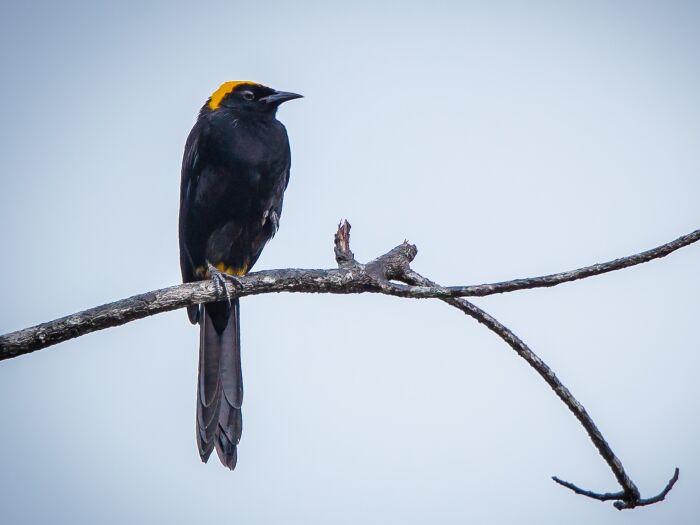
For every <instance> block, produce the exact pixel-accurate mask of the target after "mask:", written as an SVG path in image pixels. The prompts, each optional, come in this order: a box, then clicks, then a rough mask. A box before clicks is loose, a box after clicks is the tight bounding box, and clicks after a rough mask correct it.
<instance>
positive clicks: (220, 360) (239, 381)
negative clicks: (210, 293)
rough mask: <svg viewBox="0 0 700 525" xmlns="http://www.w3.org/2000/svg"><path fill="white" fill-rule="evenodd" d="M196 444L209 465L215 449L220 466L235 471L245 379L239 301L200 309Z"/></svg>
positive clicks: (235, 300) (203, 459) (210, 305)
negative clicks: (208, 461) (210, 456)
mask: <svg viewBox="0 0 700 525" xmlns="http://www.w3.org/2000/svg"><path fill="white" fill-rule="evenodd" d="M201 309H202V311H201V312H200V319H199V379H198V384H197V444H198V445H199V455H200V457H201V458H202V461H204V462H205V463H206V461H207V460H208V459H209V455H210V454H211V452H212V450H214V448H216V452H217V454H218V455H219V459H220V460H221V463H223V464H224V465H225V466H227V467H228V468H230V469H231V470H233V469H234V468H235V466H236V459H237V455H236V446H237V445H238V441H239V440H240V439H241V429H242V419H241V403H242V402H243V378H242V375H241V339H240V306H239V303H238V299H234V300H233V301H231V307H230V308H229V306H228V304H227V303H214V304H209V305H207V306H202V307H201Z"/></svg>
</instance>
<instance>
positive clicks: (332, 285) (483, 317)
mask: <svg viewBox="0 0 700 525" xmlns="http://www.w3.org/2000/svg"><path fill="white" fill-rule="evenodd" d="M698 240H700V230H696V231H694V232H692V233H690V234H688V235H684V236H683V237H679V238H678V239H676V240H674V241H672V242H669V243H667V244H664V245H661V246H659V247H657V248H654V249H652V250H648V251H645V252H641V253H638V254H635V255H631V256H629V257H623V258H620V259H615V260H613V261H609V262H606V263H601V264H595V265H592V266H587V267H584V268H579V269H578V270H572V271H569V272H562V273H557V274H552V275H546V276H542V277H532V278H527V279H515V280H512V281H505V282H500V283H491V284H481V285H475V286H453V287H442V286H440V285H438V284H436V283H434V282H433V281H431V280H430V279H428V278H426V277H423V276H422V275H420V274H418V273H417V272H415V271H413V270H412V269H411V267H410V264H411V262H412V261H413V259H414V258H415V256H416V253H417V250H416V247H415V246H413V245H411V244H409V243H408V242H404V243H403V244H400V245H399V246H397V247H396V248H394V249H392V250H390V251H389V252H387V253H385V254H384V255H382V256H380V257H377V258H376V259H374V260H373V261H371V262H369V263H367V264H360V263H358V262H357V261H356V260H355V257H354V255H353V253H352V251H351V250H350V224H349V223H348V222H347V221H343V222H341V223H340V225H339V226H338V231H337V233H336V234H335V258H336V262H337V264H338V268H337V269H330V270H300V269H284V270H268V271H262V272H255V273H251V274H248V275H246V276H244V277H240V278H238V283H237V284H236V285H234V284H232V283H228V284H227V287H228V293H229V294H230V295H231V296H238V297H243V296H246V295H258V294H263V293H279V292H304V293H333V294H357V293H381V294H386V295H393V296H397V297H408V298H414V299H421V298H436V299H440V300H442V301H444V302H446V303H448V304H449V305H451V306H453V307H455V308H458V309H459V310H461V311H462V312H464V313H465V314H467V315H469V316H470V317H472V318H474V319H476V320H477V321H478V322H479V323H481V324H483V325H485V326H486V327H487V328H488V329H489V330H491V331H492V332H494V333H495V334H496V335H498V336H499V337H500V338H501V339H503V341H505V342H506V343H507V344H508V345H509V346H510V347H511V348H512V349H513V350H514V351H515V352H516V353H517V354H518V355H519V356H520V357H522V358H523V359H524V360H525V361H526V362H527V363H528V364H529V365H530V366H531V367H532V368H534V369H535V371H536V372H537V373H538V374H539V375H540V376H541V377H542V379H544V380H545V382H546V383H547V384H548V385H549V386H550V387H551V388H552V390H554V392H555V393H556V395H557V396H558V397H559V398H560V399H561V400H562V402H564V404H565V405H566V406H567V408H569V410H570V411H571V412H572V413H573V414H574V416H575V417H576V419H578V421H579V422H580V423H581V425H582V426H583V427H584V429H585V430H586V432H587V433H588V435H589V437H590V439H591V441H592V442H593V444H594V446H595V447H596V448H597V449H598V452H599V453H600V455H601V456H602V458H603V459H604V460H605V462H606V463H607V464H608V466H609V467H610V469H611V470H612V472H613V474H614V475H615V478H616V479H617V481H618V483H619V484H620V487H622V491H619V492H613V493H596V492H592V491H589V490H584V489H581V488H579V487H578V486H576V485H574V484H573V483H570V482H568V481H563V480H561V479H559V478H557V477H553V478H552V479H553V480H554V481H555V482H557V483H558V484H560V485H562V486H564V487H566V488H568V489H570V490H572V491H574V492H575V493H577V494H580V495H584V496H587V497H590V498H594V499H597V500H600V501H614V506H615V507H616V508H617V509H620V510H622V509H631V508H635V507H641V506H645V505H651V504H653V503H658V502H660V501H663V500H664V498H665V497H666V495H667V494H668V493H669V491H670V490H671V489H672V488H673V486H674V485H675V483H676V481H678V476H679V470H678V468H676V470H675V473H674V475H673V477H672V478H671V479H670V480H669V482H668V484H667V485H666V487H665V488H664V489H663V490H662V491H661V492H660V493H659V494H658V495H656V496H654V497H651V498H641V496H640V493H639V489H638V488H637V486H636V485H635V484H634V482H633V481H632V480H631V479H630V477H629V476H628V475H627V473H626V472H625V469H624V467H623V466H622V463H621V462H620V460H619V459H618V458H617V456H616V455H615V453H614V452H613V451H612V449H611V448H610V445H608V443H607V441H606V440H605V438H604V437H603V435H602V433H601V432H600V430H599V429H598V427H597V426H596V424H595V423H594V422H593V420H592V419H591V417H590V416H589V415H588V412H586V409H585V408H584V407H583V405H581V403H579V402H578V401H577V400H576V398H575V397H574V396H573V395H572V394H571V392H570V391H569V389H568V388H566V386H564V385H563V384H562V383H561V381H560V380H559V378H557V376H556V374H555V373H554V372H553V371H552V369H551V368H549V366H547V364H546V363H544V361H542V359H540V358H539V356H537V354H535V353H534V352H533V351H532V350H531V349H530V348H529V347H528V346H527V345H526V344H525V343H524V342H523V341H522V340H521V339H520V338H518V337H517V336H516V335H515V334H514V333H513V332H512V331H510V330H509V329H508V328H507V327H506V326H504V325H503V324H502V323H500V322H499V321H498V320H497V319H495V318H494V317H492V316H491V315H489V314H488V313H487V312H485V311H484V310H482V309H481V308H479V307H477V306H476V305H474V304H472V303H471V302H469V301H467V300H466V299H463V298H462V297H467V296H485V295H492V294H497V293H504V292H511V291H515V290H523V289H529V288H538V287H549V286H556V285H558V284H561V283H565V282H570V281H575V280H578V279H584V278H587V277H592V276H594V275H600V274H602V273H607V272H611V271H614V270H620V269H623V268H628V267H630V266H634V265H637V264H641V263H644V262H648V261H651V260H653V259H658V258H661V257H665V256H666V255H668V254H670V253H672V252H674V251H676V250H678V249H680V248H682V247H684V246H688V245H690V244H692V243H694V242H697V241H698ZM225 297H226V294H225V293H224V290H219V289H217V288H216V287H215V286H214V284H213V282H212V281H210V280H208V281H199V282H196V283H188V284H182V285H179V286H172V287H170V288H163V289H161V290H156V291H153V292H148V293H145V294H141V295H136V296H133V297H130V298H128V299H122V300H120V301H116V302H113V303H109V304H105V305H102V306H98V307H96V308H91V309H89V310H85V311H83V312H78V313H76V314H73V315H69V316H67V317H62V318H60V319H56V320H55V321H50V322H48V323H43V324H40V325H37V326H34V327H31V328H25V329H24V330H19V331H17V332H12V333H9V334H5V335H2V336H0V360H3V359H9V358H13V357H17V356H19V355H23V354H27V353H30V352H33V351H35V350H39V349H41V348H46V347H48V346H51V345H55V344H57V343H60V342H62V341H67V340H69V339H72V338H75V337H79V336H81V335H84V334H87V333H90V332H94V331H96V330H101V329H104V328H108V327H112V326H118V325H122V324H125V323H128V322H130V321H133V320H136V319H141V318H143V317H147V316H150V315H155V314H158V313H161V312H166V311H169V310H175V309H178V308H182V307H185V306H189V305H193V304H202V303H208V302H213V301H219V300H222V299H224V298H225Z"/></svg>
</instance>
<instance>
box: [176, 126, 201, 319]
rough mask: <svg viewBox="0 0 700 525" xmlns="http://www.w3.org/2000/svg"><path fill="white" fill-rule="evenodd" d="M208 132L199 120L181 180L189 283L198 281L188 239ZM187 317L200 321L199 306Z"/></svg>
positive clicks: (183, 255)
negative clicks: (202, 148) (201, 152)
mask: <svg viewBox="0 0 700 525" xmlns="http://www.w3.org/2000/svg"><path fill="white" fill-rule="evenodd" d="M207 131H208V126H207V124H206V123H205V122H204V121H202V119H199V120H198V121H197V123H196V124H195V125H194V127H193V128H192V131H190V134H189V136H188V137H187V142H186V143H185V153H184V155H183V157H182V174H181V179H180V220H179V237H180V270H181V272H182V282H185V283H188V282H192V281H195V280H197V276H196V274H195V268H196V265H195V263H194V261H193V258H192V255H191V254H190V246H189V245H188V242H187V241H188V239H189V237H190V234H191V232H190V231H188V229H189V228H191V221H190V217H189V214H190V213H191V211H192V209H193V199H194V196H195V194H196V187H197V183H198V182H199V177H200V174H201V171H202V168H201V163H200V162H199V158H200V148H201V146H202V143H203V142H204V140H205V138H206V134H207ZM187 315H188V316H189V318H190V321H192V323H196V322H197V321H198V320H199V309H198V307H197V306H190V307H188V308H187Z"/></svg>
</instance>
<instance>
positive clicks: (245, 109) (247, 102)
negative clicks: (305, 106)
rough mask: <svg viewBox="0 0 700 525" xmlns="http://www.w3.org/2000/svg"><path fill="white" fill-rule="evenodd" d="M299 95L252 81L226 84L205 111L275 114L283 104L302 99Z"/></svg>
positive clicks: (214, 95)
mask: <svg viewBox="0 0 700 525" xmlns="http://www.w3.org/2000/svg"><path fill="white" fill-rule="evenodd" d="M301 97H302V95H299V94H297V93H288V92H286V91H277V90H275V89H272V88H269V87H267V86H263V85H262V84H258V83H257V82H251V81H250V80H232V81H230V82H224V83H223V84H221V86H219V89H217V90H216V91H214V93H212V94H211V96H210V97H209V99H208V100H207V102H206V104H204V107H203V108H202V110H203V111H219V110H230V111H236V112H240V113H251V114H255V113H263V114H265V113H267V114H269V113H271V114H273V115H274V113H275V112H276V111H277V108H278V107H279V105H280V104H282V103H283V102H286V101H288V100H293V99H295V98H301Z"/></svg>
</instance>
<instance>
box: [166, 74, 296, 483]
mask: <svg viewBox="0 0 700 525" xmlns="http://www.w3.org/2000/svg"><path fill="white" fill-rule="evenodd" d="M300 97H301V95H298V94H296V93H287V92H284V91H276V90H274V89H271V88H269V87H267V86H263V85H262V84H258V83H256V82H250V81H233V82H226V83H224V84H222V85H221V86H220V87H219V89H217V90H216V91H214V93H212V95H211V96H210V97H209V99H208V100H207V101H206V103H205V104H204V106H202V109H201V110H200V112H199V117H198V118H197V122H196V123H195V125H194V127H193V128H192V131H191V132H190V134H189V137H188V138H187V142H186V144H185V154H184V157H183V159H182V180H181V186H180V221H179V236H180V267H181V270H182V280H183V282H186V283H187V282H192V281H197V280H203V279H214V280H215V283H216V284H217V286H218V287H221V286H222V285H223V289H224V290H226V285H225V282H224V281H225V279H227V278H228V279H235V276H241V275H245V274H246V273H247V272H248V271H249V270H250V269H251V268H252V267H253V265H254V264H255V261H257V260H258V257H260V253H261V252H262V249H263V247H264V246H265V244H266V243H267V241H269V240H270V239H271V238H272V237H273V236H274V234H275V232H276V231H277V228H278V225H279V218H280V214H281V213H282V199H283V197H284V190H285V189H286V187H287V183H288V181H289V165H290V152H289V139H288V138H287V131H286V129H285V127H284V125H283V124H282V123H281V122H280V121H279V120H277V118H276V113H277V108H278V107H279V105H280V104H282V103H283V102H286V101H288V100H292V99H295V98H300ZM187 314H188V316H189V318H190V321H191V322H192V323H194V324H196V323H199V330H200V339H199V377H198V385H197V444H198V446H199V455H200V456H201V458H202V461H204V462H206V461H207V460H208V459H209V455H210V454H211V452H212V450H213V449H214V448H216V451H217V454H218V455H219V459H220V460H221V462H222V463H223V464H224V465H225V466H227V467H228V468H230V469H231V470H233V468H234V467H235V466H236V460H237V452H236V447H237V445H238V442H239V440H240V437H241V403H242V401H243V381H242V377H241V343H240V306H239V303H238V299H237V298H236V299H233V300H229V301H221V302H216V303H210V304H207V305H199V306H190V307H189V308H188V309H187Z"/></svg>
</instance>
